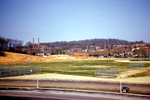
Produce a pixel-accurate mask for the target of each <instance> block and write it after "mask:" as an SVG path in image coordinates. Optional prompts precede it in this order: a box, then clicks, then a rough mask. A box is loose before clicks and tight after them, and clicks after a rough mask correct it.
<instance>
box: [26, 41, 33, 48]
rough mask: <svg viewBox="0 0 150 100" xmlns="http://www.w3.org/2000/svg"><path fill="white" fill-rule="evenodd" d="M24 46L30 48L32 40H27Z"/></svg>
mask: <svg viewBox="0 0 150 100" xmlns="http://www.w3.org/2000/svg"><path fill="white" fill-rule="evenodd" d="M25 46H26V47H27V48H29V49H30V48H32V42H31V41H29V42H27V43H26V45H25Z"/></svg>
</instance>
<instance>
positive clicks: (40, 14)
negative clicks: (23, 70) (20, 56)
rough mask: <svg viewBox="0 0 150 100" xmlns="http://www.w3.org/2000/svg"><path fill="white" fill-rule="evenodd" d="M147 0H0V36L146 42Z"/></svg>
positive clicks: (149, 23) (26, 39)
mask: <svg viewBox="0 0 150 100" xmlns="http://www.w3.org/2000/svg"><path fill="white" fill-rule="evenodd" d="M149 35H150V0H0V36H1V37H4V38H11V39H18V40H22V41H24V44H25V43H26V42H29V41H31V42H32V39H33V38H34V41H35V43H37V42H38V38H40V42H41V43H44V42H56V41H74V40H75V41H77V40H85V39H95V38H97V39H101V38H103V39H108V38H113V39H122V40H127V41H141V40H142V41H144V42H150V36H149Z"/></svg>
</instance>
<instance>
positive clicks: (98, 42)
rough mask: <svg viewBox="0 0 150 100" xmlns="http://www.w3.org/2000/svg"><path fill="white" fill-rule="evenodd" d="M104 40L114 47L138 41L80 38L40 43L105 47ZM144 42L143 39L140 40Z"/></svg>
mask: <svg viewBox="0 0 150 100" xmlns="http://www.w3.org/2000/svg"><path fill="white" fill-rule="evenodd" d="M104 41H106V45H107V46H109V47H110V48H112V46H113V45H130V44H133V43H137V42H138V41H136V42H129V41H126V40H120V39H87V40H79V41H70V42H66V41H61V42H58V41H57V42H51V43H40V44H41V45H47V46H48V47H50V48H64V49H65V48H75V47H78V48H79V47H80V48H88V46H100V48H101V49H103V48H104ZM139 42H143V41H139Z"/></svg>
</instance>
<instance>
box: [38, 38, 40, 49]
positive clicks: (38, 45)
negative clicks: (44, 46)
mask: <svg viewBox="0 0 150 100" xmlns="http://www.w3.org/2000/svg"><path fill="white" fill-rule="evenodd" d="M39 42H40V40H39V38H38V49H39V48H40V43H39Z"/></svg>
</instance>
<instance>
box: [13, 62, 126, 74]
mask: <svg viewBox="0 0 150 100" xmlns="http://www.w3.org/2000/svg"><path fill="white" fill-rule="evenodd" d="M15 65H18V66H19V65H21V66H40V67H41V73H57V74H68V75H79V76H94V71H95V70H96V69H106V70H108V69H114V70H116V71H117V74H118V73H120V72H122V71H124V70H125V69H127V68H128V66H129V63H122V62H115V61H114V60H95V61H66V62H49V63H46V62H43V63H41V62H40V63H31V64H15ZM93 66H94V67H93ZM99 66H106V67H102V68H100V67H99ZM107 66H109V67H107ZM116 66H117V67H116ZM120 69H121V70H120ZM123 69H124V70H123Z"/></svg>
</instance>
